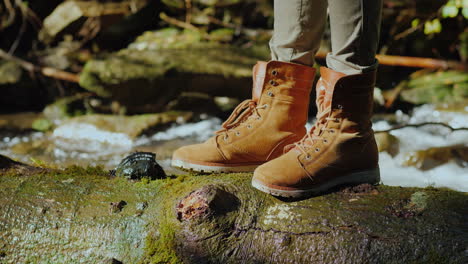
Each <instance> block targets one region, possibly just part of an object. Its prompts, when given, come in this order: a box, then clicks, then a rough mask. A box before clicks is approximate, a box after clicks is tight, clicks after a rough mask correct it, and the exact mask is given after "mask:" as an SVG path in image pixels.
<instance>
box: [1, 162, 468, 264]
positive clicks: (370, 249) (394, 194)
mask: <svg viewBox="0 0 468 264" xmlns="http://www.w3.org/2000/svg"><path fill="white" fill-rule="evenodd" d="M0 165H2V163H0ZM2 166H4V167H6V166H5V164H3V165H2ZM17 167H18V164H16V163H15V166H13V167H10V169H9V170H3V171H2V170H0V171H1V172H0V187H1V188H0V262H1V263H27V262H30V263H43V262H48V263H78V262H79V263H103V261H109V262H110V263H464V260H466V255H465V254H466V253H465V250H466V237H467V236H468V231H467V230H468V221H467V215H466V208H467V205H468V198H467V195H466V194H463V193H459V192H455V191H450V190H446V189H435V188H426V189H418V188H400V187H389V186H378V187H374V186H371V185H360V186H356V187H348V188H345V189H341V190H339V191H337V192H332V193H329V194H325V195H323V196H320V197H314V198H309V199H305V200H299V201H282V200H278V199H276V198H274V197H272V196H269V195H266V194H263V193H261V192H259V191H256V190H254V189H253V188H251V187H250V177H251V174H230V175H226V174H222V175H198V176H197V175H179V176H171V177H170V178H168V179H165V180H155V181H147V180H146V181H142V182H134V181H128V180H125V179H123V178H115V177H110V176H108V175H107V172H106V171H103V170H101V169H99V168H86V169H85V168H79V167H71V168H68V169H65V170H55V171H50V170H49V171H43V172H41V173H36V174H31V175H29V176H26V175H22V174H21V172H20V171H17V170H16V169H15V168H17ZM112 261H113V262H112ZM118 261H120V262H118Z"/></svg>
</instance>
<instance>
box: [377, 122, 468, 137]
mask: <svg viewBox="0 0 468 264" xmlns="http://www.w3.org/2000/svg"><path fill="white" fill-rule="evenodd" d="M430 125H435V126H443V127H445V128H448V129H450V131H452V132H453V131H461V130H466V131H468V127H457V128H455V127H452V126H450V125H447V124H445V123H438V122H424V123H419V124H403V125H398V126H394V127H392V128H389V129H385V130H377V131H374V133H376V134H377V133H387V132H390V131H393V130H398V129H402V128H405V127H422V126H430Z"/></svg>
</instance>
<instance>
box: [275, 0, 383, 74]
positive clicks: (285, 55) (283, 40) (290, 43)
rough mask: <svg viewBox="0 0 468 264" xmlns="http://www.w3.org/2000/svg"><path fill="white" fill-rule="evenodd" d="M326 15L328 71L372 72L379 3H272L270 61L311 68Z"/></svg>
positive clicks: (320, 0)
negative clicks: (273, 18) (328, 26)
mask: <svg viewBox="0 0 468 264" xmlns="http://www.w3.org/2000/svg"><path fill="white" fill-rule="evenodd" d="M327 2H328V6H329V13H330V27H331V37H332V52H331V53H330V54H328V56H327V65H328V67H329V68H331V69H333V70H335V71H339V72H343V73H346V74H357V73H363V72H368V71H372V70H374V69H375V68H376V67H377V65H378V62H377V60H376V59H375V53H376V50H377V44H378V39H379V28H380V19H381V8H382V0H328V1H327V0H287V1H286V0H275V6H274V7H275V23H274V34H273V38H272V39H271V41H270V49H271V56H272V59H273V60H280V61H286V62H295V63H300V64H304V65H312V64H313V62H314V55H315V53H316V52H317V50H318V48H319V45H320V40H321V38H322V34H323V29H324V27H325V22H326V16H327V12H326V8H327Z"/></svg>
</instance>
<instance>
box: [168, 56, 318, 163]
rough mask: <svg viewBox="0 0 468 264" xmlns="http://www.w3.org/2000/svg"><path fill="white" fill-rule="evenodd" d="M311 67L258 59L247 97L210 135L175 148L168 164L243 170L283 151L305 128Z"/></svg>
mask: <svg viewBox="0 0 468 264" xmlns="http://www.w3.org/2000/svg"><path fill="white" fill-rule="evenodd" d="M314 75H315V71H314V69H313V68H311V67H307V66H303V65H298V64H293V63H285V62H279V61H270V62H268V63H267V62H258V63H257V65H255V67H254V70H253V79H254V82H253V91H252V99H249V100H246V101H244V102H242V103H241V104H240V105H239V106H237V108H236V109H235V110H234V111H233V113H232V114H231V116H230V117H229V118H228V119H227V120H226V122H224V123H223V125H222V128H221V130H219V131H218V132H216V135H214V136H213V137H211V138H210V139H209V140H207V141H206V142H204V143H202V144H196V145H190V146H185V147H182V148H180V149H178V150H176V151H175V152H174V154H173V157H172V166H174V167H179V168H183V169H190V170H195V171H201V172H247V171H253V170H254V169H255V168H256V167H258V166H259V165H260V164H263V163H265V162H267V161H269V160H272V159H274V158H276V157H278V156H279V155H281V154H283V149H284V147H285V146H286V145H289V144H292V143H294V142H297V141H298V140H300V139H301V138H302V137H303V136H304V135H305V133H306V129H305V124H306V121H307V110H308V107H309V94H310V91H311V88H312V84H313V79H314Z"/></svg>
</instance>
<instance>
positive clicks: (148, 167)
mask: <svg viewBox="0 0 468 264" xmlns="http://www.w3.org/2000/svg"><path fill="white" fill-rule="evenodd" d="M111 174H113V175H115V176H118V177H125V178H127V179H131V180H140V179H142V178H150V179H151V180H156V179H164V178H166V177H167V176H166V173H165V172H164V170H163V168H162V167H161V166H160V165H159V164H158V162H157V161H156V154H155V153H151V152H135V153H132V154H130V155H129V156H127V157H126V158H124V159H123V160H122V161H121V162H120V164H119V165H118V166H117V168H116V169H115V170H113V171H111Z"/></svg>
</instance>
